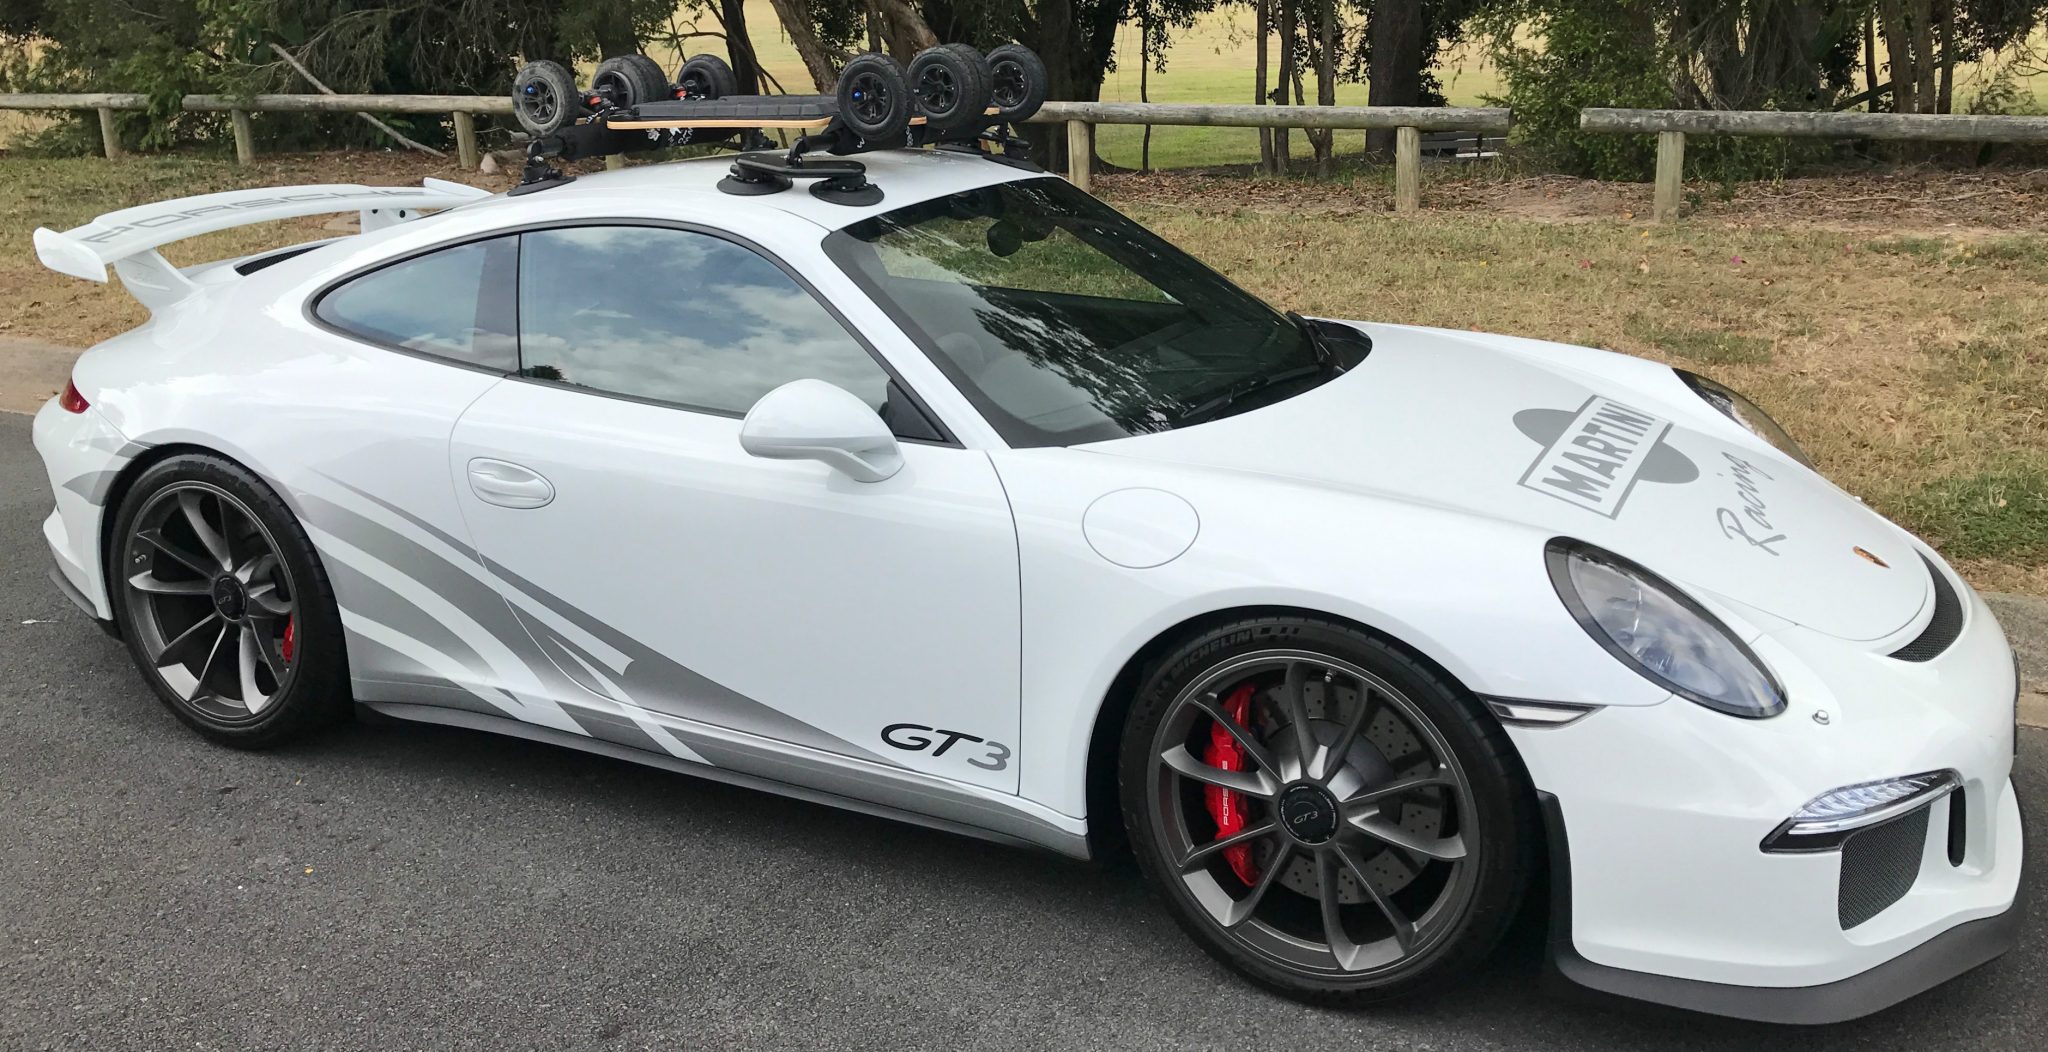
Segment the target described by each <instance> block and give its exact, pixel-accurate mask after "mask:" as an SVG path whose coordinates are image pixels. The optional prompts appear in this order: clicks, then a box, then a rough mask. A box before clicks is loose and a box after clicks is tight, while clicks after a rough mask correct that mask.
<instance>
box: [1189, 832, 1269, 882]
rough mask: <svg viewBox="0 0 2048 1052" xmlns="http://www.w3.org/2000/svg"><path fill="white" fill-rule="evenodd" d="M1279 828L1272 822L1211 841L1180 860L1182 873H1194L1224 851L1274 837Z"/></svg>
mask: <svg viewBox="0 0 2048 1052" xmlns="http://www.w3.org/2000/svg"><path fill="white" fill-rule="evenodd" d="M1278 828H1279V827H1277V826H1275V825H1273V824H1272V823H1271V822H1268V823H1266V824H1265V825H1262V826H1253V827H1251V828H1249V829H1241V830H1239V831H1237V832H1235V833H1232V834H1230V835H1229V836H1227V837H1224V838H1222V839H1221V840H1211V841H1209V842H1208V843H1206V844H1202V845H1200V846H1198V847H1196V848H1195V849H1194V850H1193V851H1190V852H1188V854H1187V857H1186V858H1183V859H1181V860H1180V871H1181V872H1182V873H1192V872H1194V871H1195V870H1196V869H1198V868H1200V867H1201V866H1203V865H1205V864H1206V863H1208V861H1209V860H1210V859H1212V858H1215V857H1216V856H1217V855H1218V854H1220V853H1222V852H1223V851H1226V850H1228V849H1230V848H1233V847H1236V846H1238V845H1239V844H1249V843H1251V842H1253V841H1255V840H1260V839H1263V838H1265V837H1269V836H1272V835H1273V833H1274V831H1275V830H1276V829H1278Z"/></svg>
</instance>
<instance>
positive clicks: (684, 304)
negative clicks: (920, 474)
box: [519, 226, 923, 437]
mask: <svg viewBox="0 0 2048 1052" xmlns="http://www.w3.org/2000/svg"><path fill="white" fill-rule="evenodd" d="M519 344H520V357H521V364H522V366H523V368H522V369H521V370H520V372H521V374H522V375H525V376H528V377H532V378H535V379H541V380H554V381H559V382H561V383H567V384H574V385H577V386H580V387H587V388H591V389H593V390H598V391H606V392H610V393H613V394H621V395H628V396H631V397H634V398H648V399H653V400H655V401H660V402H671V403H674V404H676V405H679V406H685V407H689V408H696V409H708V410H713V411H718V412H727V413H745V412H746V411H747V410H748V409H751V408H753V405H754V403H755V402H756V401H757V400H759V399H760V397H761V396H762V395H764V394H767V393H768V392H769V391H772V390H774V389H775V388H777V387H780V386H782V385H783V384H785V383H788V382H789V381H791V380H798V379H804V378H807V377H808V378H815V379H819V380H825V381H829V382H831V383H834V384H838V385H839V386H840V387H843V388H845V389H847V390H848V391H851V392H853V393H854V394H856V395H858V396H859V397H860V398H861V400H862V401H865V402H866V403H868V404H869V405H871V406H873V407H875V409H876V410H877V411H879V412H881V413H882V414H883V416H884V418H885V419H890V420H900V418H901V417H902V416H903V415H905V414H904V413H903V412H902V411H901V410H902V409H903V408H904V407H902V406H894V407H892V406H890V405H889V404H888V403H889V401H890V395H891V392H890V383H889V374H888V373H887V372H885V371H883V369H882V367H881V366H880V365H879V364H877V363H876V362H875V360H874V359H873V358H872V357H870V356H869V355H868V352H867V350H866V349H865V348H863V347H862V346H861V345H860V343H858V342H857V341H855V340H854V338H853V337H852V336H851V335H850V334H848V333H847V331H846V329H845V328H844V327H843V326H841V325H840V324H839V322H838V320H837V319H835V318H833V317H832V315H831V314H829V313H827V312H826V310H825V308H824V307H823V306H822V305H820V304H819V303H818V301H817V300H816V299H814V298H813V297H812V296H811V294H810V292H809V291H807V290H806V289H804V288H803V287H802V286H800V285H798V284H797V283H796V282H795V281H794V280H792V279H791V278H790V277H789V275H787V274H785V273H783V272H782V269H781V268H780V267H778V266H776V265H775V264H773V263H771V262H769V261H768V260H766V259H763V258H762V257H761V256H760V255H759V254H757V253H755V252H754V251H753V250H751V249H748V248H746V247H744V246H741V245H736V244H734V243H732V242H730V241H726V240H723V239H720V238H716V237H712V236H710V235H708V234H698V233H692V232H690V231H686V230H674V229H669V228H666V227H640V226H611V227H606V226H590V227H570V228H565V229H560V230H544V231H539V232H535V233H529V234H525V235H523V236H522V238H521V244H520V263H519ZM892 410H894V411H893V412H892ZM914 413H915V411H914V410H913V411H911V414H912V415H914ZM920 423H921V422H920ZM898 433H899V434H904V433H905V432H904V431H903V430H902V429H901V427H899V430H898ZM906 437H923V436H921V435H908V434H906Z"/></svg>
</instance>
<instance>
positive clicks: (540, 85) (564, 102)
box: [512, 59, 583, 137]
mask: <svg viewBox="0 0 2048 1052" xmlns="http://www.w3.org/2000/svg"><path fill="white" fill-rule="evenodd" d="M582 112H583V94H582V92H579V91H577V90H576V76H575V74H573V73H570V72H569V70H568V68H567V67H565V66H563V65H562V64H561V63H559V62H549V61H547V60H545V59H543V60H541V61H539V62H529V63H527V64H526V65H524V66H521V67H520V68H519V75H518V76H515V77H513V78H512V114H513V116H515V117H517V118H519V126H520V127H522V128H524V129H526V133H527V134H528V135H532V136H536V137H538V136H542V135H553V134H554V133H555V132H558V131H561V130H562V128H563V126H564V125H567V124H568V123H569V122H570V121H573V120H575V119H576V118H577V117H578V116H580V115H581V114H582Z"/></svg>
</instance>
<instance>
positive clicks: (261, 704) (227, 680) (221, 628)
mask: <svg viewBox="0 0 2048 1052" xmlns="http://www.w3.org/2000/svg"><path fill="white" fill-rule="evenodd" d="M123 543H124V548H125V550H124V555H125V559H124V560H123V562H122V563H121V566H122V568H123V569H122V572H123V574H124V577H123V579H122V581H121V586H120V587H121V594H122V601H123V602H124V603H125V604H126V606H127V610H126V613H127V615H128V617H127V623H128V625H129V626H130V630H131V631H133V632H134V633H135V640H134V643H135V648H136V652H137V654H138V656H140V657H141V658H142V659H143V660H144V662H145V663H146V664H147V665H148V666H149V667H150V668H151V669H153V670H154V672H155V675H156V676H157V677H158V679H159V680H161V681H162V684H163V686H164V687H165V688H166V689H167V690H168V691H169V692H170V694H172V695H173V696H174V697H176V698H177V699H179V702H178V703H179V704H182V705H184V706H186V707H187V708H189V709H190V710H191V711H192V712H193V713H194V714H196V715H200V716H203V717H205V718H206V719H208V720H210V721H213V722H215V723H220V724H238V723H247V722H250V721H253V720H255V719H257V718H258V717H260V716H261V715H262V714H263V713H264V712H265V711H266V710H267V709H269V707H270V706H271V705H272V703H273V702H274V701H275V700H276V699H278V698H279V697H281V696H283V695H284V694H285V692H286V691H287V690H288V689H289V688H290V687H291V685H292V682H293V678H294V676H295V675H296V672H297V669H296V668H295V667H294V663H293V660H292V659H293V656H294V653H293V651H294V647H295V644H296V639H295V633H296V631H297V628H296V615H297V612H298V598H297V597H298V596H299V595H300V594H301V591H300V589H299V586H298V582H296V581H294V580H293V577H292V572H291V569H290V567H289V566H288V565H287V564H286V562H285V560H283V559H282V558H280V554H279V548H278V543H277V540H276V538H275V537H273V536H272V535H271V532H270V530H269V528H268V527H266V526H265V525H264V524H263V522H262V520H261V519H259V518H258V517H257V516H256V514H255V513H254V512H252V511H251V510H250V509H249V507H248V505H246V504H244V503H243V502H242V501H241V499H240V498H238V497H236V496H234V495H233V494H231V493H229V492H228V491H227V490H225V489H222V488H220V487H218V486H214V485H212V484H210V483H206V482H200V481H190V480H188V481H179V482H174V483H171V484H169V485H167V486H165V487H164V488H162V489H160V490H158V491H156V492H155V493H153V494H151V495H150V496H149V499H148V502H147V503H146V504H145V505H144V506H143V507H142V509H141V511H140V512H138V513H137V514H136V516H135V517H134V519H133V520H132V526H131V527H130V530H129V533H128V536H127V537H126V538H125V540H124V542H123Z"/></svg>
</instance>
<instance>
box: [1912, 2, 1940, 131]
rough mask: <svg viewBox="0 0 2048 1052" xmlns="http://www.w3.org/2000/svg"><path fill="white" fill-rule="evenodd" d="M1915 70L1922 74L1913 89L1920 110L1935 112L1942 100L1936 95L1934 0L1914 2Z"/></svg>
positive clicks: (1922, 111)
mask: <svg viewBox="0 0 2048 1052" xmlns="http://www.w3.org/2000/svg"><path fill="white" fill-rule="evenodd" d="M1913 71H1914V72H1915V73H1918V74H1919V75H1920V83H1919V86H1918V87H1916V88H1914V89H1913V94H1914V95H1915V96H1917V97H1918V99H1919V105H1920V110H1919V112H1921V113H1933V112H1935V106H1936V104H1937V103H1938V102H1939V101H1940V100H1939V99H1938V98H1937V96H1936V82H1937V77H1938V72H1939V71H1937V70H1936V69H1935V67H1934V0H1915V2H1914V4H1913Z"/></svg>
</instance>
